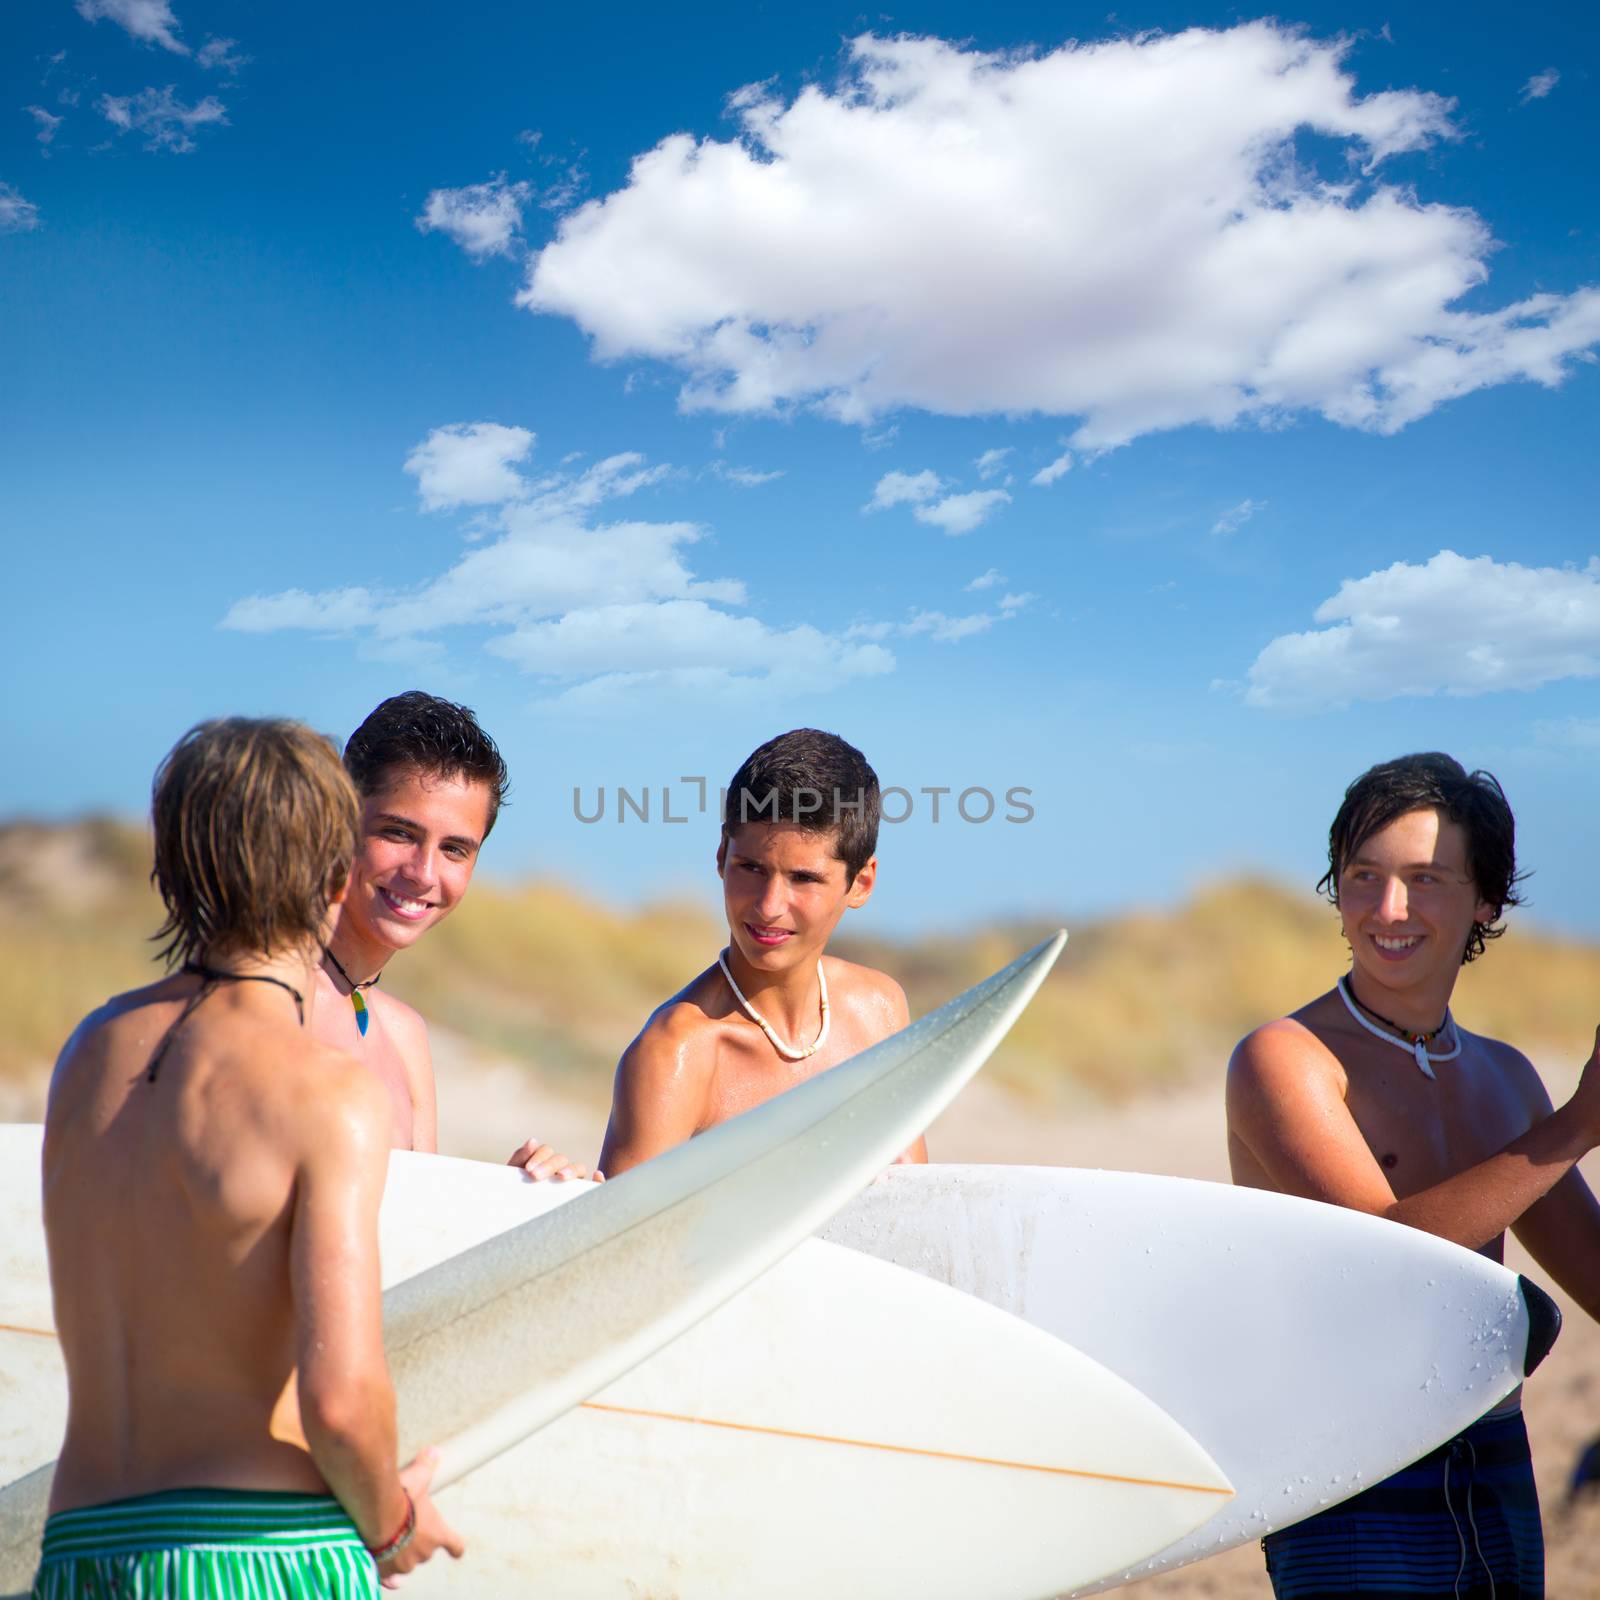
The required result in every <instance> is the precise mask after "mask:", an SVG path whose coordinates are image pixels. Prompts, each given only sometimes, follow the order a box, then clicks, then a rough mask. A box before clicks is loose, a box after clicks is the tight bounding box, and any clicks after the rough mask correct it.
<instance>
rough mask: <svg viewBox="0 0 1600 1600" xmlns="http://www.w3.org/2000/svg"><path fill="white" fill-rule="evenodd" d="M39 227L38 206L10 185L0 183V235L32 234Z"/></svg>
mask: <svg viewBox="0 0 1600 1600" xmlns="http://www.w3.org/2000/svg"><path fill="white" fill-rule="evenodd" d="M38 226H39V208H38V206H36V205H35V204H34V203H33V201H31V200H25V199H23V197H22V195H21V194H20V193H19V192H18V191H17V190H16V189H14V188H13V187H12V186H11V185H10V184H9V183H0V233H31V232H32V231H33V230H34V229H35V228H37V227H38Z"/></svg>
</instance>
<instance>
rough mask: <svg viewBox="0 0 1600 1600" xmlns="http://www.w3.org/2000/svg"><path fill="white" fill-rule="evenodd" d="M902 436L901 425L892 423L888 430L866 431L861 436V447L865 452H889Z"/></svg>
mask: <svg viewBox="0 0 1600 1600" xmlns="http://www.w3.org/2000/svg"><path fill="white" fill-rule="evenodd" d="M899 436H900V424H899V423H898V422H891V423H890V424H889V426H888V427H887V428H878V429H876V430H869V431H865V432H863V433H862V435H861V446H862V448H863V449H865V450H887V449H888V448H889V446H890V445H892V444H893V443H894V442H895V440H896V439H897V438H898V437H899Z"/></svg>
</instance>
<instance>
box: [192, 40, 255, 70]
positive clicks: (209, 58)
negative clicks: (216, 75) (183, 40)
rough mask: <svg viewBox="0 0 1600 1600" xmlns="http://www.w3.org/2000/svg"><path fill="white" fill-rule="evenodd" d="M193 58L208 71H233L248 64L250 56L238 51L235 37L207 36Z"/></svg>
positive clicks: (237, 42)
mask: <svg viewBox="0 0 1600 1600" xmlns="http://www.w3.org/2000/svg"><path fill="white" fill-rule="evenodd" d="M195 60H196V62H198V63H199V65H200V66H202V67H204V68H205V69H206V70H207V71H208V72H215V71H221V72H226V73H230V74H231V73H235V72H237V71H238V70H239V68H240V67H246V66H249V64H250V60H251V58H250V57H249V56H246V55H241V54H240V53H239V41H238V40H237V39H218V38H215V37H212V38H208V39H207V40H206V42H205V43H204V44H203V45H201V46H200V48H199V50H197V51H196V52H195Z"/></svg>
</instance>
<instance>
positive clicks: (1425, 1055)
mask: <svg viewBox="0 0 1600 1600" xmlns="http://www.w3.org/2000/svg"><path fill="white" fill-rule="evenodd" d="M1334 988H1336V989H1337V990H1338V991H1339V998H1340V999H1341V1000H1343V1001H1344V1004H1345V1009H1346V1010H1347V1011H1348V1012H1349V1013H1350V1015H1351V1016H1352V1017H1354V1018H1355V1019H1356V1021H1357V1022H1359V1023H1360V1024H1361V1026H1362V1027H1363V1028H1365V1029H1366V1030H1367V1032H1368V1033H1372V1034H1376V1035H1377V1036H1378V1038H1380V1039H1387V1040H1388V1041H1389V1043H1390V1044H1392V1045H1394V1046H1395V1047H1396V1048H1397V1049H1400V1050H1405V1051H1409V1052H1410V1054H1411V1055H1413V1056H1415V1057H1416V1062H1417V1066H1418V1068H1419V1069H1420V1070H1421V1072H1422V1075H1423V1077H1425V1078H1433V1077H1434V1071H1433V1068H1432V1067H1431V1066H1430V1065H1429V1064H1428V1063H1429V1062H1431V1061H1454V1060H1455V1058H1456V1057H1457V1056H1458V1055H1460V1054H1461V1030H1460V1029H1459V1028H1458V1027H1457V1026H1456V1019H1455V1018H1454V1017H1452V1016H1451V1015H1450V1008H1449V1006H1446V1007H1445V1008H1444V1021H1443V1022H1441V1023H1440V1024H1439V1026H1438V1027H1437V1028H1435V1029H1434V1030H1433V1032H1432V1033H1411V1032H1408V1031H1407V1030H1406V1029H1404V1028H1402V1027H1400V1026H1399V1025H1398V1024H1396V1023H1393V1022H1389V1019H1388V1018H1387V1017H1385V1018H1384V1019H1383V1020H1384V1021H1385V1022H1389V1026H1390V1027H1391V1028H1393V1029H1394V1030H1395V1033H1400V1034H1404V1035H1405V1037H1404V1038H1400V1039H1397V1038H1395V1036H1394V1033H1385V1032H1384V1030H1383V1029H1382V1028H1380V1027H1379V1026H1378V1025H1377V1023H1375V1022H1369V1021H1368V1020H1367V1018H1366V1017H1365V1015H1363V1013H1362V1012H1361V1011H1360V1009H1359V1007H1360V1004H1361V1002H1360V1001H1359V1000H1357V999H1356V998H1355V997H1354V996H1353V995H1352V994H1351V993H1350V987H1349V979H1348V978H1340V980H1339V981H1338V982H1337V983H1336V984H1335V985H1334ZM1374 1015H1376V1013H1374ZM1446 1028H1448V1029H1449V1030H1450V1031H1451V1033H1453V1034H1454V1035H1455V1040H1456V1042H1455V1046H1454V1048H1452V1049H1449V1050H1430V1049H1429V1048H1428V1046H1429V1044H1430V1043H1432V1041H1433V1040H1435V1039H1437V1038H1438V1037H1439V1035H1440V1034H1441V1033H1443V1032H1444V1031H1445V1029H1446ZM1437 1081H1438V1080H1437V1079H1436V1078H1435V1082H1437Z"/></svg>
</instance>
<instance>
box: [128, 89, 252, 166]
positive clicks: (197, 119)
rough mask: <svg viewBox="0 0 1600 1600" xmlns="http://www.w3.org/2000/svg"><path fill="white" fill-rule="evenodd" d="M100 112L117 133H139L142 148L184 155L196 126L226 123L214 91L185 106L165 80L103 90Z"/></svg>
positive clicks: (191, 143)
mask: <svg viewBox="0 0 1600 1600" xmlns="http://www.w3.org/2000/svg"><path fill="white" fill-rule="evenodd" d="M97 104H98V106H99V109H100V115H101V116H103V117H104V118H105V119H106V121H107V122H109V123H110V124H111V125H112V126H113V127H114V128H116V130H117V131H118V132H119V133H142V134H143V135H144V147H145V149H146V150H171V151H173V152H174V153H175V154H178V155H187V154H188V153H189V151H191V150H193V149H194V148H195V143H194V139H193V138H192V137H191V135H192V134H193V132H194V130H195V129H196V128H204V127H208V126H210V125H211V124H213V123H226V122H227V120H228V114H227V107H226V106H224V105H223V104H222V102H221V101H220V100H218V99H217V98H216V96H215V95H209V94H208V95H207V96H206V97H205V99H203V100H201V101H199V102H198V103H197V104H195V105H192V106H186V105H185V104H184V103H183V102H182V101H181V100H180V99H178V97H177V95H176V94H174V92H173V86H172V85H171V84H170V83H169V84H168V85H167V86H166V87H165V88H164V89H141V90H140V91H139V92H138V94H135V95H121V96H118V95H111V94H103V95H101V96H100V99H99V101H98V102H97Z"/></svg>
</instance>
